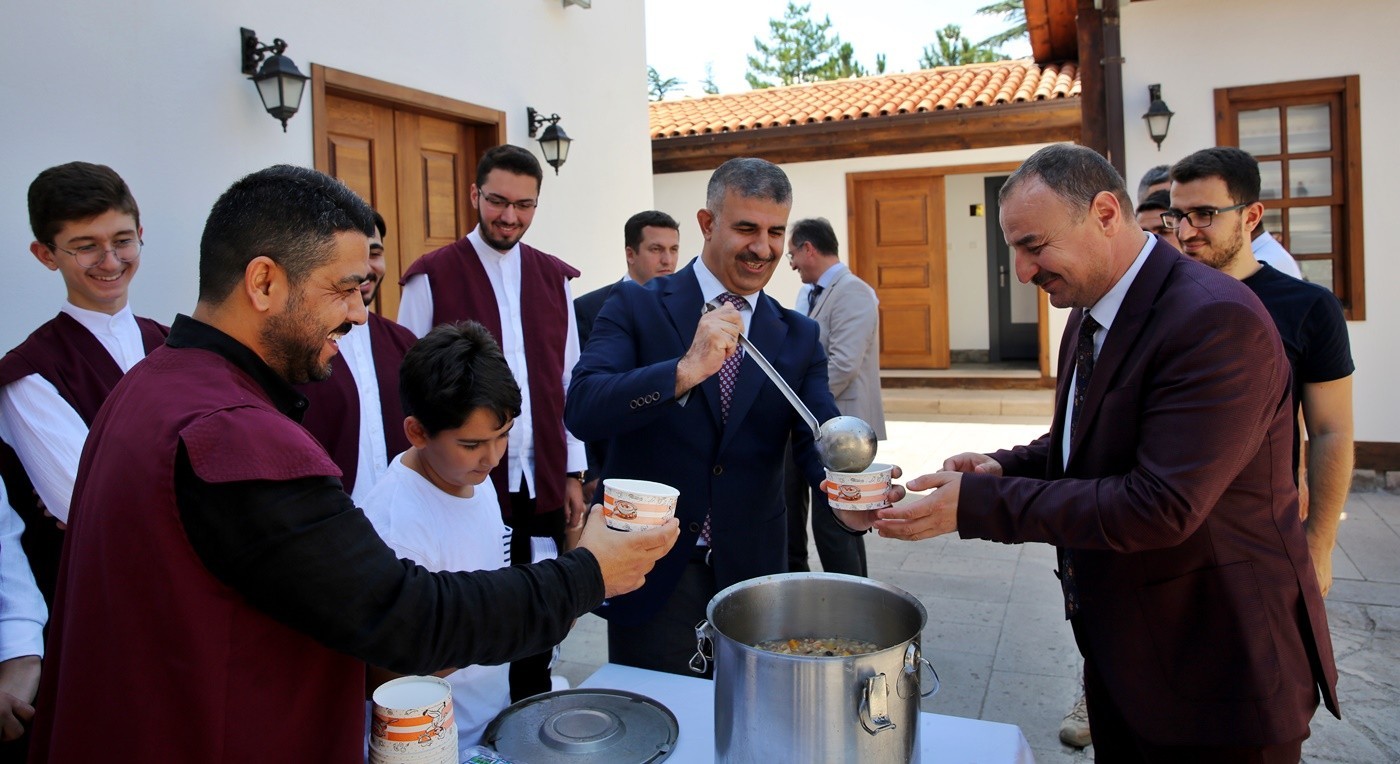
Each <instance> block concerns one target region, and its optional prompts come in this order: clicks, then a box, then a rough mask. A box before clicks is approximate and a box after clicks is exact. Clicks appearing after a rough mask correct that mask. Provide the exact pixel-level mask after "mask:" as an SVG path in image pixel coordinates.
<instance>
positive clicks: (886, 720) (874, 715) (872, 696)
mask: <svg viewBox="0 0 1400 764" xmlns="http://www.w3.org/2000/svg"><path fill="white" fill-rule="evenodd" d="M888 697H889V688H888V687H886V685H885V675H884V674H876V675H875V676H872V677H870V678H869V679H867V680H865V691H864V692H862V693H861V697H860V726H862V727H864V728H865V731H866V732H869V733H870V734H872V735H875V734H878V733H880V732H883V731H885V730H892V729H894V728H895V723H894V722H892V721H890V712H889V702H888Z"/></svg>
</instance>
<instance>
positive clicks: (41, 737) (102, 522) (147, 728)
mask: <svg viewBox="0 0 1400 764" xmlns="http://www.w3.org/2000/svg"><path fill="white" fill-rule="evenodd" d="M182 442H183V443H184V446H185V449H186V452H187V453H188V454H189V460H190V464H191V466H192V468H193V469H194V472H195V474H197V475H198V476H199V477H200V478H201V479H202V480H205V481H207V482H211V483H229V482H236V481H247V480H274V481H276V480H294V479H299V478H305V477H313V476H328V475H329V476H334V475H338V474H339V471H338V470H337V469H336V467H335V465H334V464H333V463H331V460H330V458H329V457H328V456H327V455H326V453H325V451H324V449H322V448H321V447H320V445H319V444H318V443H317V442H316V440H315V439H314V438H313V437H312V436H311V434H310V433H308V432H307V431H306V430H305V429H303V428H302V427H301V426H299V425H297V424H296V423H295V422H293V421H292V420H290V419H288V418H287V417H285V416H283V415H282V414H281V413H280V412H279V411H277V409H276V408H275V407H274V406H273V404H272V403H271V402H270V401H269V400H268V398H267V396H266V393H265V392H264V391H263V390H262V388H261V387H259V386H258V384H257V383H256V382H255V381H254V380H253V379H252V378H251V377H249V376H248V375H247V374H246V373H245V372H243V371H241V370H240V369H238V368H237V367H235V366H234V365H233V364H232V363H230V362H229V361H228V360H226V359H224V358H223V357H221V356H219V355H218V354H216V353H213V352H210V351H207V350H197V349H177V348H171V347H162V348H159V349H157V350H156V351H155V352H153V353H152V354H151V355H150V356H149V357H148V358H147V359H146V360H145V361H144V362H142V363H141V364H140V365H139V366H137V367H136V368H134V369H132V371H131V373H130V374H128V375H127V376H126V378H125V379H123V380H122V382H121V383H120V384H119V385H117V388H116V389H115V390H113V391H112V395H111V396H110V398H109V402H108V405H106V406H105V407H104V408H103V409H102V413H101V414H100V415H99V416H98V418H97V421H96V423H95V424H94V425H93V428H92V435H91V437H90V438H89V439H88V443H87V447H86V448H85V449H84V451H83V459H82V467H81V469H80V471H79V478H78V484H77V486H76V487H75V488H74V491H73V508H72V523H71V525H70V529H69V531H68V539H67V547H66V550H65V553H64V555H63V562H62V565H61V567H60V570H59V595H58V602H57V606H56V607H55V608H54V613H53V617H52V620H51V622H50V632H49V641H48V649H47V654H46V655H45V657H44V672H43V679H42V680H41V683H40V688H39V699H38V701H37V702H36V705H37V707H38V709H39V711H38V713H37V714H36V715H35V725H34V729H33V741H32V743H31V747H30V760H31V761H49V762H88V761H126V762H137V761H143V762H144V761H152V762H155V761H162V762H163V761H172V762H173V761H198V762H207V763H210V764H220V763H227V764H234V763H235V762H236V763H238V764H242V763H243V762H250V761H288V762H291V761H295V762H349V761H361V760H362V757H363V755H364V754H363V745H364V742H363V741H364V738H363V735H364V730H363V726H364V722H363V718H364V664H363V663H361V662H360V661H358V660H356V659H354V658H352V657H350V656H348V655H346V654H344V653H340V652H336V651H334V650H332V649H330V648H328V647H326V646H324V645H322V644H321V643H319V642H317V641H316V640H314V639H312V638H311V637H309V636H307V635H305V634H303V633H301V632H299V631H296V630H293V629H291V628H289V627H287V626H284V625H283V624H281V623H280V622H278V621H275V620H273V619H272V618H270V617H268V616H267V615H264V614H263V613H262V612H261V611H259V610H257V609H255V608H253V607H252V606H251V605H249V604H248V602H247V601H245V600H244V599H243V597H242V596H240V595H239V594H238V593H237V592H235V591H234V590H232V589H230V588H229V587H227V586H225V585H224V584H222V583H220V582H219V581H218V580H217V579H215V578H214V576H213V575H211V574H210V573H209V571H208V570H207V569H206V568H205V567H204V565H203V564H202V563H201V561H200V559H199V556H198V555H197V553H196V552H195V550H194V549H193V548H192V547H191V546H190V543H189V540H188V538H187V536H186V535H185V530H184V526H183V525H182V523H181V521H180V512H179V508H178V507H177V504H176V496H175V461H176V454H177V450H178V447H179V445H180V443H182Z"/></svg>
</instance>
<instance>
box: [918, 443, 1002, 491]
mask: <svg viewBox="0 0 1400 764" xmlns="http://www.w3.org/2000/svg"><path fill="white" fill-rule="evenodd" d="M943 471H944V472H968V473H977V474H979V475H995V476H996V477H1001V462H999V461H997V460H996V459H993V458H992V457H990V456H987V455H986V454H974V453H971V452H966V453H961V454H958V455H957V456H950V457H948V458H947V459H944V460H943ZM916 490H922V489H916Z"/></svg>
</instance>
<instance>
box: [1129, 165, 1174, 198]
mask: <svg viewBox="0 0 1400 764" xmlns="http://www.w3.org/2000/svg"><path fill="white" fill-rule="evenodd" d="M1170 172H1171V165H1166V164H1159V165H1157V166H1156V167H1153V168H1152V169H1150V170H1148V171H1147V172H1145V173H1143V174H1142V180H1140V181H1138V192H1137V195H1138V199H1142V197H1144V196H1146V195H1147V189H1149V188H1151V187H1152V186H1155V185H1157V184H1158V183H1163V182H1165V181H1167V180H1168V179H1169V178H1168V174H1169V173H1170Z"/></svg>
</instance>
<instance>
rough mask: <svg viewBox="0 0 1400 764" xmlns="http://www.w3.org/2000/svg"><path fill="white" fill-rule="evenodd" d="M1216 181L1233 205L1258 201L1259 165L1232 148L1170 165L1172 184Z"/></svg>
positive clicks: (1201, 153) (1217, 148)
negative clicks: (1223, 187)
mask: <svg viewBox="0 0 1400 764" xmlns="http://www.w3.org/2000/svg"><path fill="white" fill-rule="evenodd" d="M1206 178H1220V179H1221V180H1223V181H1225V188H1226V189H1227V190H1228V191H1229V192H1230V198H1231V199H1233V200H1234V202H1235V204H1253V203H1255V202H1257V201H1259V162H1258V161H1256V160H1255V159H1254V157H1252V156H1250V155H1249V152H1248V151H1244V150H1242V149H1237V148H1235V147H1234V146H1213V147H1211V148H1208V149H1201V150H1200V151H1197V152H1196V153H1194V154H1192V155H1190V156H1188V157H1186V158H1185V159H1183V160H1181V161H1180V162H1177V163H1176V164H1174V165H1172V181H1173V182H1175V183H1190V182H1191V181H1194V180H1204V179H1206Z"/></svg>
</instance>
